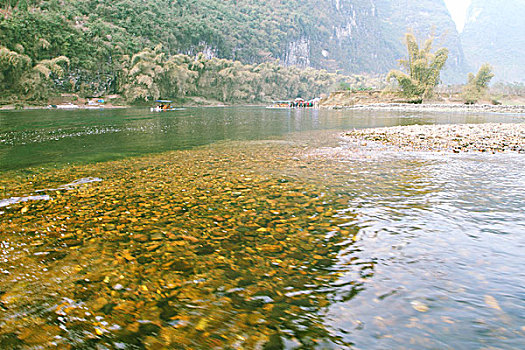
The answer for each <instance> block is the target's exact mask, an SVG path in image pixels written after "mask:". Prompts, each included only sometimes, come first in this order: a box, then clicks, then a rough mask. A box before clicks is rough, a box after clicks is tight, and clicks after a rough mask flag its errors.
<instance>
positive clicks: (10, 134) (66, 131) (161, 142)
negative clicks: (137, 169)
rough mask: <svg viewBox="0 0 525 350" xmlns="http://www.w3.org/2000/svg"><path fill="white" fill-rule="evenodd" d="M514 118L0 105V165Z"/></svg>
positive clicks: (31, 164) (33, 164)
mask: <svg viewBox="0 0 525 350" xmlns="http://www.w3.org/2000/svg"><path fill="white" fill-rule="evenodd" d="M517 119H518V120H523V117H520V116H508V115H507V116H505V115H493V116H487V115H471V114H452V115H451V114H445V113H441V114H440V113H434V114H432V113H402V112H377V111H376V112H372V111H327V110H313V109H310V110H268V109H265V108H188V109H186V110H184V111H175V112H170V113H155V112H152V113H150V112H149V111H145V110H141V109H123V110H105V111H104V110H102V111H97V110H86V111H57V110H44V111H0V170H11V169H23V168H27V167H37V166H46V167H49V166H62V165H67V164H69V163H73V162H74V163H78V162H84V163H89V162H99V161H107V160H114V159H121V158H126V157H129V156H137V155H142V154H149V153H158V152H162V151H170V150H180V149H189V148H191V147H195V146H202V145H207V144H210V143H213V142H217V141H221V140H263V139H266V138H268V137H272V136H278V135H286V134H288V133H291V132H298V131H309V130H320V129H322V130H340V131H344V130H349V129H351V128H365V127H381V126H393V125H410V124H435V123H484V122H487V121H492V122H515V121H516V120H517Z"/></svg>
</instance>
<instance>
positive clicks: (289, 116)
mask: <svg viewBox="0 0 525 350" xmlns="http://www.w3.org/2000/svg"><path fill="white" fill-rule="evenodd" d="M485 122H523V117H519V116H503V115H465V114H444V113H388V112H365V111H289V110H266V109H262V108H189V109H187V110H185V111H178V112H173V113H164V114H153V113H149V112H145V111H143V110H112V111H74V112H68V111H30V112H26V111H23V112H18V111H17V112H0V160H1V163H0V169H1V170H2V171H7V170H13V171H15V172H24V171H25V170H26V169H28V168H31V167H46V168H47V167H51V168H52V167H62V168H63V167H67V165H68V164H79V163H87V164H89V163H95V162H104V161H108V160H115V159H123V158H128V157H134V156H140V155H147V154H149V153H151V154H154V153H160V152H164V151H171V150H188V149H192V148H193V147H197V146H202V145H212V147H213V144H214V143H215V142H218V141H229V140H235V141H242V142H246V141H248V143H249V142H250V141H256V140H267V139H273V140H288V141H290V142H295V143H298V144H302V143H304V144H305V145H309V147H310V149H309V151H308V152H310V153H311V154H313V156H312V159H314V160H313V161H311V162H310V163H308V165H309V166H311V168H310V169H309V170H308V171H309V172H310V173H309V174H308V173H306V175H304V174H303V176H304V181H305V182H307V183H308V181H309V180H308V179H309V178H308V176H311V178H312V184H313V185H314V186H316V185H317V182H315V181H318V179H319V178H321V179H324V180H323V182H324V183H323V186H325V188H326V189H330V190H331V191H332V192H333V193H336V194H340V195H341V196H343V197H344V198H349V200H348V201H347V202H345V203H346V204H345V205H344V206H343V208H338V210H337V213H336V214H335V217H336V219H337V220H338V222H344V223H345V224H344V225H343V227H350V228H351V229H352V230H355V232H356V236H355V237H350V238H349V240H348V241H340V242H338V243H337V244H338V245H339V246H340V247H341V248H340V249H338V250H337V251H336V252H337V255H336V257H335V258H334V261H333V262H332V263H330V265H329V267H328V268H327V270H329V271H331V273H336V274H337V276H338V278H337V280H336V281H331V282H326V284H325V285H319V283H317V282H316V283H317V284H316V283H308V281H306V282H305V283H304V285H303V286H302V287H301V286H297V285H294V287H295V289H293V288H292V287H290V289H289V291H290V297H291V298H294V297H296V296H297V295H303V294H304V295H308V294H310V293H312V295H313V294H318V295H319V294H322V295H323V300H324V299H326V300H327V301H328V302H327V303H324V302H323V303H322V305H321V304H320V305H321V306H322V307H318V308H313V309H311V308H308V307H307V306H304V305H299V306H298V307H299V308H302V310H303V311H302V312H303V313H305V314H308V313H309V312H315V313H316V315H315V317H318V318H319V319H317V318H316V320H317V321H316V322H320V323H322V327H324V328H326V329H327V330H328V332H329V334H330V335H331V336H326V337H325V339H319V340H316V341H313V342H311V341H310V342H309V340H308V339H309V338H308V339H307V337H304V338H302V337H301V336H300V334H301V332H300V331H298V330H295V331H293V332H291V331H289V330H286V329H283V328H280V332H281V333H278V334H280V336H281V340H280V341H275V339H273V346H276V347H275V348H279V347H281V348H282V347H284V348H288V349H293V348H301V347H302V348H308V347H310V348H319V349H346V348H349V347H354V348H356V349H394V348H396V349H485V348H486V349H490V348H498V349H517V348H522V347H523V344H524V343H525V271H524V269H523V266H525V191H523V188H525V157H523V155H514V154H502V155H485V154H462V155H454V154H434V153H430V154H423V153H415V152H414V153H412V152H404V153H398V152H394V151H382V152H380V153H379V152H376V151H374V150H366V149H360V150H357V151H356V150H355V149H352V148H351V147H350V146H349V145H346V144H345V143H344V142H343V141H342V142H337V141H336V142H332V141H330V140H327V139H328V138H334V137H336V136H337V133H338V132H341V131H344V130H349V129H351V128H368V127H380V126H394V125H410V124H445V123H485ZM316 139H320V140H321V141H316ZM219 144H221V145H222V146H224V143H219ZM305 148H306V146H305ZM316 157H317V158H320V159H321V160H319V161H318V162H316V161H315V159H316ZM321 165H322V166H321ZM326 165H330V167H326ZM260 166H261V167H264V166H265V165H264V164H261V165H260ZM99 175H100V177H101V178H103V177H104V174H99ZM327 240H328V238H327ZM232 244H235V243H234V242H232ZM4 247H6V246H4ZM329 250H330V249H329ZM330 251H332V250H330ZM9 254H10V253H7V252H6V251H5V250H4V252H3V253H2V257H3V258H5V259H6V260H7V257H9V256H10V255H9ZM315 259H319V258H315ZM4 262H5V261H4ZM317 270H318V269H317V268H314V269H313V270H312V271H314V273H315V272H316V271H317ZM13 271H14V270H13ZM318 277H321V276H318ZM285 279H286V278H285ZM0 281H1V279H0ZM10 283H13V282H12V281H11V280H10ZM266 283H269V282H266ZM226 284H227V283H226V282H225V285H226ZM290 284H291V285H293V282H290ZM311 284H313V285H314V286H315V288H314V287H312V286H311ZM1 289H2V287H0V292H2V293H7V294H6V295H8V294H9V291H5V290H1ZM234 289H235V288H234ZM234 289H232V290H234ZM241 289H243V288H241ZM276 289H278V288H277V286H276ZM217 290H218V291H219V292H217V293H218V294H220V293H223V292H221V291H222V289H221V288H218V289H217ZM231 293H236V291H235V290H234V291H233V292H231ZM258 298H260V299H258V300H262V301H264V302H268V303H270V301H268V300H271V299H272V298H274V299H275V298H276V297H275V296H274V295H272V298H270V297H269V296H259V297H258ZM265 298H266V299H268V300H266V299H265ZM312 298H314V296H312ZM172 302H173V301H170V303H172ZM5 305H7V304H5ZM0 306H1V305H0ZM159 307H161V306H159ZM177 307H178V308H179V310H180V309H182V308H183V306H177ZM288 314H290V313H288ZM292 314H293V313H292ZM267 317H268V319H269V320H270V322H271V321H272V317H273V316H271V315H268V316H267ZM300 318H301V317H300V316H297V319H298V320H299V319H300ZM319 320H320V321H319ZM273 321H275V322H277V321H278V320H277V319H275V320H273ZM293 321H294V320H291V322H293ZM3 322H5V320H3V319H2V316H0V326H1V325H2V323H3ZM279 322H280V321H279ZM298 322H299V321H298ZM200 326H201V324H200V323H199V324H197V325H196V327H197V328H198V327H200ZM311 326H312V325H311V324H310V323H307V324H306V325H305V326H304V327H305V329H304V332H305V333H307V331H310V330H311V329H310V328H311ZM317 326H319V325H317ZM317 326H316V327H317ZM253 327H256V326H255V325H253V324H252V325H251V328H253ZM299 328H300V327H299ZM2 336H4V338H5V337H7V336H5V334H4V335H2V334H0V341H2V339H3V338H2ZM9 337H13V339H14V338H16V337H15V336H13V335H12V334H11V333H9ZM18 338H20V336H18ZM18 338H16V339H15V340H16V342H14V343H16V344H18V346H21V347H22V348H23V346H24V344H26V343H24V341H26V338H23V337H22V338H23V341H22V342H18V341H19V339H18ZM5 339H7V338H5ZM10 339H11V338H10ZM270 339H271V338H270ZM76 340H77V341H79V342H80V344H81V343H82V340H78V339H76ZM6 344H8V343H6ZM29 344H30V343H29ZM106 344H109V343H106ZM115 344H117V345H118V346H120V347H124V348H126V346H129V348H140V347H141V346H143V345H142V343H141V344H139V345H136V343H133V344H135V345H133V344H131V343H130V344H131V345H130V344H127V343H126V341H122V340H121V341H119V342H116V343H115ZM351 344H353V345H351ZM26 345H27V344H26ZM28 346H30V345H28ZM28 348H29V347H28ZM203 348H204V347H203ZM268 348H270V347H268Z"/></svg>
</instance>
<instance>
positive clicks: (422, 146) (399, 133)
mask: <svg viewBox="0 0 525 350" xmlns="http://www.w3.org/2000/svg"><path fill="white" fill-rule="evenodd" d="M344 136H345V137H346V138H347V139H349V140H352V141H356V142H359V143H360V145H361V146H368V143H367V141H372V142H379V143H382V144H385V145H391V146H395V147H399V148H400V149H401V150H407V151H431V152H443V151H445V152H454V153H460V152H490V153H497V152H517V153H521V154H525V123H521V124H496V123H488V124H458V125H410V126H396V127H388V128H377V129H362V130H354V131H351V132H347V133H345V135H344Z"/></svg>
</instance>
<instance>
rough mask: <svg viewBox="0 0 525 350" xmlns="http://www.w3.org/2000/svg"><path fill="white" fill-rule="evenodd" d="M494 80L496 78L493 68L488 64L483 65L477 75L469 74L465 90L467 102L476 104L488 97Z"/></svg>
mask: <svg viewBox="0 0 525 350" xmlns="http://www.w3.org/2000/svg"><path fill="white" fill-rule="evenodd" d="M492 78H494V73H493V72H492V66H491V65H490V64H488V63H485V64H484V65H482V66H481V68H480V69H479V71H478V73H477V74H476V75H474V74H473V73H469V74H468V82H467V85H465V87H464V88H463V98H464V99H465V102H466V103H467V104H474V103H476V102H478V101H479V100H481V99H483V98H484V97H486V96H487V91H488V88H489V83H490V81H491V80H492Z"/></svg>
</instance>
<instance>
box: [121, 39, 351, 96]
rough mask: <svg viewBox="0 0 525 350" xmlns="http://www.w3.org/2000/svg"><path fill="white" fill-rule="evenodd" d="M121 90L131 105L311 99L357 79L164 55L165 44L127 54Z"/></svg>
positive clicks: (264, 65)
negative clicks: (192, 100) (201, 100)
mask: <svg viewBox="0 0 525 350" xmlns="http://www.w3.org/2000/svg"><path fill="white" fill-rule="evenodd" d="M123 62H124V63H123V68H122V74H121V76H120V78H119V86H120V92H121V93H122V95H123V96H124V97H125V98H126V100H127V101H128V102H130V103H135V102H141V101H142V102H147V101H152V100H156V99H159V98H170V99H174V100H178V99H183V98H186V97H188V96H189V97H199V98H204V99H211V100H216V101H220V102H224V103H235V102H248V103H254V102H267V101H269V100H278V99H293V98H296V97H299V96H300V97H303V98H307V99H309V98H313V97H318V96H320V95H321V94H322V93H326V92H328V91H330V90H331V89H332V88H333V87H335V86H337V85H338V84H340V83H345V84H348V85H349V86H350V85H354V84H357V83H359V81H358V79H357V78H354V77H348V76H343V75H339V74H335V73H328V72H327V71H324V70H317V69H312V68H308V69H300V68H298V67H294V66H291V67H283V66H281V65H279V64H278V62H275V63H271V62H267V63H262V64H258V65H250V64H242V63H241V62H239V61H231V60H227V59H220V58H209V59H208V58H206V57H204V55H203V54H200V55H198V56H197V57H191V56H187V55H183V54H178V55H174V56H171V57H168V56H166V55H165V54H164V53H163V51H162V47H161V46H157V47H155V48H154V49H149V48H147V49H144V50H142V51H140V52H139V53H137V54H135V55H133V56H132V57H131V58H130V57H129V56H125V57H124V58H123Z"/></svg>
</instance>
